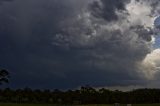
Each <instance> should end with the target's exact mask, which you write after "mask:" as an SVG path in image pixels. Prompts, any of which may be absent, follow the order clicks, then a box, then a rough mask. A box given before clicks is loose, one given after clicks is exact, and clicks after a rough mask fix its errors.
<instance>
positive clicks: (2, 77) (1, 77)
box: [0, 69, 9, 84]
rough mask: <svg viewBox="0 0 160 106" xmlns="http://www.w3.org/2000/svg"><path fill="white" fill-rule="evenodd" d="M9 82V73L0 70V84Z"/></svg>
mask: <svg viewBox="0 0 160 106" xmlns="http://www.w3.org/2000/svg"><path fill="white" fill-rule="evenodd" d="M8 82H9V72H8V71H7V70H6V69H1V70H0V84H2V83H8Z"/></svg>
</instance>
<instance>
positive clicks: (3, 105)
mask: <svg viewBox="0 0 160 106" xmlns="http://www.w3.org/2000/svg"><path fill="white" fill-rule="evenodd" d="M0 106H60V105H53V104H0ZM62 106H65V105H62ZM66 106H69V105H66ZM77 106H114V105H77ZM120 106H126V105H122V104H121V105H120ZM132 106H160V104H134V105H132Z"/></svg>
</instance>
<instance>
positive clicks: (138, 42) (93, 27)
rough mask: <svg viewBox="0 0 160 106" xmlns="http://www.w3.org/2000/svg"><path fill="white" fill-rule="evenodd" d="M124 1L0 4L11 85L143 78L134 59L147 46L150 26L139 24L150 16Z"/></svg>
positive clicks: (1, 54) (118, 82)
mask: <svg viewBox="0 0 160 106" xmlns="http://www.w3.org/2000/svg"><path fill="white" fill-rule="evenodd" d="M129 4H130V5H132V4H131V2H130V0H123V1H119V0H99V1H93V0H87V1H86V0H81V1H80V0H76V1H75V0H67V1H59V0H39V1H38V2H37V1H36V0H24V1H22V0H15V1H14V2H13V3H10V4H4V5H3V6H1V7H0V8H3V10H1V11H0V14H1V16H2V17H0V22H1V25H0V35H1V36H0V47H1V48H2V49H1V50H0V58H1V60H2V61H1V62H0V64H1V66H2V67H6V68H8V69H10V70H11V71H12V72H11V73H12V82H11V86H13V87H25V86H32V87H34V88H36V87H40V88H45V87H47V88H54V87H56V88H71V87H78V86H81V85H85V84H90V85H93V86H128V85H144V84H146V83H147V82H148V81H147V79H146V78H145V75H144V73H143V71H141V70H140V68H139V65H137V64H139V63H141V62H142V61H143V60H144V58H145V57H146V55H147V54H148V53H150V52H151V46H152V34H153V33H152V28H146V26H145V25H144V23H145V24H146V25H147V27H148V26H149V25H150V24H149V23H146V22H148V20H147V19H150V18H149V17H148V16H146V17H147V19H146V20H147V21H146V20H144V19H143V17H145V15H146V14H150V11H149V10H150V9H149V10H148V11H147V12H146V11H140V12H141V13H140V14H142V13H145V15H144V16H141V17H140V16H139V15H137V14H134V11H131V10H130V8H129V6H128V5H129ZM135 5H136V6H137V5H138V7H139V4H135ZM127 6H128V7H127ZM140 6H141V5H140ZM143 6H144V7H146V8H147V6H146V4H145V5H143ZM134 7H135V6H134ZM142 10H143V9H142ZM135 17H138V18H135ZM139 17H140V18H139ZM141 69H142V68H141ZM42 83H44V84H43V85H42Z"/></svg>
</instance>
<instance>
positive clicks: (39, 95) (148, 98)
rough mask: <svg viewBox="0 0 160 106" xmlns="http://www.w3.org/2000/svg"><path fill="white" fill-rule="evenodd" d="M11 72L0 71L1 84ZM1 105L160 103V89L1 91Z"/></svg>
mask: <svg viewBox="0 0 160 106" xmlns="http://www.w3.org/2000/svg"><path fill="white" fill-rule="evenodd" d="M9 78H10V76H9V72H8V71H7V70H5V69H1V70H0V84H3V83H8V82H9ZM0 102H1V103H44V104H46V103H47V104H48V103H51V104H113V103H122V104H127V103H131V104H139V103H160V89H136V90H132V91H127V92H123V91H119V90H114V91H113V90H109V89H105V88H101V89H95V88H93V87H90V86H84V87H81V88H80V89H77V90H67V91H62V90H59V89H55V90H40V89H35V90H33V89H30V88H24V89H16V90H14V89H10V88H6V89H0Z"/></svg>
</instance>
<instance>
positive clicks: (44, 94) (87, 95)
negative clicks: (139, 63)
mask: <svg viewBox="0 0 160 106" xmlns="http://www.w3.org/2000/svg"><path fill="white" fill-rule="evenodd" d="M0 102H1V103H36V104H61V105H62V104H68V105H71V104H72V105H78V104H113V103H117V102H118V103H121V104H127V103H131V104H139V103H140V104H143V103H147V104H152V103H160V89H137V90H133V91H128V92H122V91H118V90H115V91H111V90H108V89H105V88H102V89H94V88H92V87H88V86H87V87H81V89H78V90H67V91H61V90H58V89H55V90H53V91H51V90H39V89H36V90H32V89H30V88H25V89H17V90H12V89H10V88H6V89H1V90H0Z"/></svg>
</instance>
